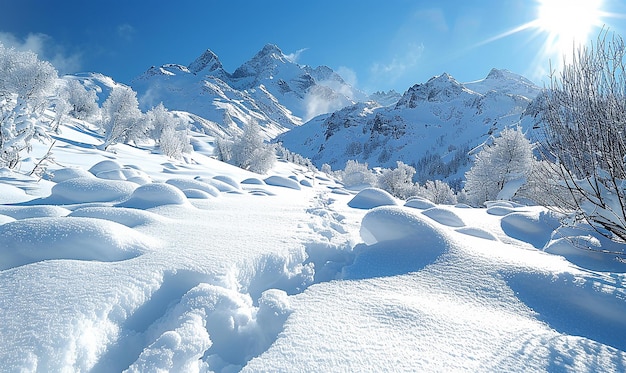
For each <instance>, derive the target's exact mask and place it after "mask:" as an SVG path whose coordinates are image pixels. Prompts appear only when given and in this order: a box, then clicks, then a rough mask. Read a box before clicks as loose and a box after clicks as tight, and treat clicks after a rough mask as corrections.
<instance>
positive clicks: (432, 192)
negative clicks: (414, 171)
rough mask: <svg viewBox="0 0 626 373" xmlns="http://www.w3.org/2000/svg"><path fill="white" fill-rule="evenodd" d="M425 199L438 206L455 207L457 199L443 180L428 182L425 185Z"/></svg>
mask: <svg viewBox="0 0 626 373" xmlns="http://www.w3.org/2000/svg"><path fill="white" fill-rule="evenodd" d="M422 193H423V197H425V198H428V199H429V200H430V201H431V202H433V203H436V204H438V205H454V204H456V203H457V197H456V194H455V193H454V191H453V190H452V188H450V185H448V184H447V183H446V182H444V181H441V180H434V181H433V180H427V181H426V183H425V184H424V187H423V190H422Z"/></svg>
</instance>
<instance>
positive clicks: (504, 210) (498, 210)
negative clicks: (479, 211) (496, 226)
mask: <svg viewBox="0 0 626 373" xmlns="http://www.w3.org/2000/svg"><path fill="white" fill-rule="evenodd" d="M513 212H515V209H514V208H512V207H505V206H493V207H489V208H488V209H487V214H489V215H495V216H505V215H508V214H510V213H513Z"/></svg>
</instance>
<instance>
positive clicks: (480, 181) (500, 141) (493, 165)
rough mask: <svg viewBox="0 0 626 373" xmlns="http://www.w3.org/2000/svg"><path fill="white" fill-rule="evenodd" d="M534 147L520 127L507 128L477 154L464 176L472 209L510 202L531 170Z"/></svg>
mask: <svg viewBox="0 0 626 373" xmlns="http://www.w3.org/2000/svg"><path fill="white" fill-rule="evenodd" d="M534 160H535V159H534V156H533V146H532V144H531V143H530V141H529V140H528V139H527V138H526V136H524V133H523V132H522V131H521V129H520V128H506V129H504V130H503V131H502V132H501V133H500V136H498V137H496V138H494V139H493V143H492V144H491V145H487V144H486V145H485V146H484V147H483V148H482V150H481V151H480V152H479V153H478V154H476V159H475V160H474V165H473V166H472V168H471V169H470V170H469V171H468V172H467V173H466V174H465V178H466V182H465V191H466V193H467V197H468V200H469V202H470V203H471V204H473V205H475V206H480V205H482V204H483V203H484V202H485V201H489V200H496V199H511V198H513V197H514V195H515V193H516V192H517V190H518V189H519V188H520V187H521V186H522V185H523V184H524V182H525V181H526V178H527V177H528V175H529V174H530V172H531V171H532V167H533V162H534Z"/></svg>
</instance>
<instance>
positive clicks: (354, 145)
mask: <svg viewBox="0 0 626 373" xmlns="http://www.w3.org/2000/svg"><path fill="white" fill-rule="evenodd" d="M74 78H79V79H81V80H83V82H84V83H85V84H86V85H88V86H89V85H91V86H92V87H95V88H97V89H99V90H100V92H101V94H100V96H102V97H104V96H105V93H106V92H107V90H108V89H110V87H111V86H113V85H114V84H117V83H115V82H113V81H112V79H110V78H108V77H105V76H102V75H100V74H91V75H90V76H82V77H74ZM131 86H132V88H133V89H134V90H136V91H137V92H138V97H139V101H140V103H141V106H142V109H143V110H144V111H145V110H148V109H149V108H151V107H153V106H155V105H157V104H158V103H159V102H163V104H164V105H165V106H166V107H167V108H168V109H170V110H172V111H175V112H176V113H177V114H178V115H179V116H183V117H185V118H187V119H188V120H189V121H190V122H191V123H192V125H193V128H194V130H196V131H199V132H203V133H206V134H209V135H212V136H220V137H230V136H233V135H236V134H238V133H240V132H241V128H242V126H243V123H245V122H249V121H256V122H257V123H258V124H259V125H260V126H261V128H262V130H263V133H264V135H265V137H266V139H267V140H275V141H279V142H281V143H282V145H283V146H285V147H286V148H287V149H289V150H291V151H293V152H296V153H299V154H301V155H303V156H305V157H307V158H310V159H311V160H312V161H313V163H314V164H315V165H316V166H318V167H321V166H322V165H323V164H324V163H327V164H329V165H330V166H331V167H332V168H333V169H340V168H343V167H344V166H345V163H346V161H347V160H350V159H355V160H358V161H360V162H367V163H368V164H369V165H370V167H395V165H396V161H398V160H400V161H403V162H404V163H407V164H410V165H412V166H414V167H415V168H416V169H417V171H418V179H419V181H425V180H428V179H444V180H447V181H448V182H451V183H452V184H454V183H457V182H459V181H460V180H461V179H462V177H463V173H464V172H465V171H466V170H467V168H468V167H469V166H468V164H469V163H468V160H469V155H468V153H470V152H471V151H472V150H473V149H475V148H477V147H479V146H480V145H481V144H483V143H484V142H485V141H489V139H490V138H491V135H494V134H497V133H498V132H500V131H501V130H502V129H503V128H505V127H507V126H512V125H515V124H520V125H522V126H523V127H528V125H527V123H530V122H531V121H530V120H525V119H524V120H523V118H522V117H523V114H524V111H525V109H526V108H527V107H528V105H529V103H530V102H531V101H532V100H533V99H534V98H535V97H536V96H537V95H538V94H539V92H540V91H541V88H540V87H538V86H536V85H535V84H534V83H532V82H531V81H529V80H528V79H526V78H524V77H523V76H520V75H517V74H515V73H512V72H510V71H507V70H498V69H492V70H491V71H490V72H489V74H488V75H487V77H486V78H484V79H481V80H478V81H474V82H468V83H460V82H458V81H456V80H455V79H454V78H453V77H452V76H451V75H449V74H447V73H443V74H442V75H440V76H436V77H433V78H431V79H430V80H428V81H427V82H426V83H422V84H415V85H414V86H412V87H410V88H409V89H408V90H407V91H406V92H404V94H399V93H397V92H394V91H390V92H376V93H374V94H371V95H367V94H366V93H364V92H361V91H359V90H358V89H356V88H355V87H352V86H351V85H350V84H348V83H346V81H345V80H344V79H343V78H342V77H341V76H340V75H339V74H337V73H336V72H335V71H333V70H332V69H331V68H329V67H327V66H319V67H316V68H312V67H310V66H303V65H299V64H297V63H295V62H294V61H292V60H290V59H289V58H288V57H287V56H286V55H285V54H283V53H282V51H281V50H280V49H279V48H278V47H277V46H275V45H272V44H267V45H265V46H264V47H263V48H262V49H261V50H260V51H259V52H258V53H257V54H256V55H255V56H253V57H252V58H251V59H250V60H249V61H247V62H245V63H243V64H242V65H241V66H240V67H238V68H237V69H236V70H235V71H233V72H232V73H231V72H227V71H226V70H224V68H223V66H222V63H221V62H220V60H219V58H218V57H217V55H215V53H213V52H212V51H211V50H206V51H205V52H204V53H203V54H202V55H200V56H199V57H198V58H196V59H195V60H194V61H192V62H191V63H190V64H188V65H179V64H166V65H162V66H159V67H156V66H152V67H151V68H149V69H148V70H147V71H146V72H145V73H143V74H141V75H140V76H138V77H137V78H135V79H134V80H133V81H132V83H131ZM102 97H101V100H102V99H103V98H102Z"/></svg>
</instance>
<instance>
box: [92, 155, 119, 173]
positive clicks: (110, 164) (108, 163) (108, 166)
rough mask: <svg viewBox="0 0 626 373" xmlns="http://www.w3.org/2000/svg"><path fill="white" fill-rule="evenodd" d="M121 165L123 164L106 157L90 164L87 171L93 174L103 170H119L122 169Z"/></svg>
mask: <svg viewBox="0 0 626 373" xmlns="http://www.w3.org/2000/svg"><path fill="white" fill-rule="evenodd" d="M122 167H123V166H122V165H121V164H119V163H118V162H116V161H113V160H110V159H107V160H104V161H101V162H98V163H96V164H95V165H93V166H91V168H90V169H89V172H91V173H92V174H93V175H98V174H99V173H101V172H105V171H112V170H120V169H122Z"/></svg>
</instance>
